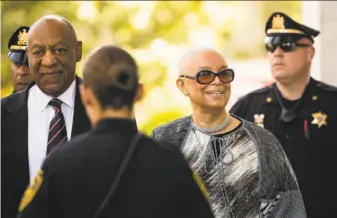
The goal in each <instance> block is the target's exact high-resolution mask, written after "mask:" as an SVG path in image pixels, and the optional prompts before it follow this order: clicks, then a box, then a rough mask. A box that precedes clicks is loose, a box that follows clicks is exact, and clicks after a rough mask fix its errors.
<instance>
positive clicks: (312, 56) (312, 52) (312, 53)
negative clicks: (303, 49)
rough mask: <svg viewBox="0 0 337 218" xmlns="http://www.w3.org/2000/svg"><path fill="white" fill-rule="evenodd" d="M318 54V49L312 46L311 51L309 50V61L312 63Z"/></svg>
mask: <svg viewBox="0 0 337 218" xmlns="http://www.w3.org/2000/svg"><path fill="white" fill-rule="evenodd" d="M315 53H316V49H315V47H313V46H311V47H310V49H309V50H308V61H309V62H312V60H313V59H314V56H315Z"/></svg>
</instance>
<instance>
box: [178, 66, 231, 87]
mask: <svg viewBox="0 0 337 218" xmlns="http://www.w3.org/2000/svg"><path fill="white" fill-rule="evenodd" d="M180 77H184V78H189V79H194V80H196V81H197V82H198V83H199V84H202V85H206V84H210V83H211V82H213V81H214V80H215V78H216V77H218V78H219V80H220V81H221V82H223V83H230V82H232V81H233V80H234V70H233V69H230V68H227V69H225V70H222V71H220V72H218V73H214V72H213V71H210V70H201V71H199V72H198V73H197V74H196V75H195V76H186V75H180Z"/></svg>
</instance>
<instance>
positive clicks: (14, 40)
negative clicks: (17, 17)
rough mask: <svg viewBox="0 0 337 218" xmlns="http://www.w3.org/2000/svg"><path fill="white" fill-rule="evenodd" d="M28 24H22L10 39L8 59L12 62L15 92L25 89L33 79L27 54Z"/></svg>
mask: <svg viewBox="0 0 337 218" xmlns="http://www.w3.org/2000/svg"><path fill="white" fill-rule="evenodd" d="M28 31H29V27H28V26H20V27H19V28H18V29H17V30H15V32H14V33H13V34H12V36H11V38H10V39H9V41H8V50H9V52H8V59H9V60H10V62H11V68H10V70H11V75H12V86H13V92H12V93H15V92H20V91H22V90H24V89H25V88H26V87H27V85H28V84H29V83H30V82H31V81H32V78H31V74H30V72H29V66H28V58H27V55H26V47H27V33H28Z"/></svg>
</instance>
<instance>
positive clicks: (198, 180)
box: [193, 171, 208, 199]
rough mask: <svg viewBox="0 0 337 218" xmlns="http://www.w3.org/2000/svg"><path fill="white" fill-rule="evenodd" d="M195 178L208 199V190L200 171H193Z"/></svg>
mask: <svg viewBox="0 0 337 218" xmlns="http://www.w3.org/2000/svg"><path fill="white" fill-rule="evenodd" d="M193 178H194V181H195V182H196V183H197V185H198V186H199V188H200V190H201V192H202V194H203V195H204V196H205V198H206V199H208V191H207V189H206V186H205V184H204V183H203V181H202V180H201V178H200V176H199V175H198V173H196V172H194V171H193Z"/></svg>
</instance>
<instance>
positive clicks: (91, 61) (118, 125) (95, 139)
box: [18, 46, 214, 218]
mask: <svg viewBox="0 0 337 218" xmlns="http://www.w3.org/2000/svg"><path fill="white" fill-rule="evenodd" d="M138 78H139V76H138V67H137V65H136V63H135V61H134V59H133V58H132V56H131V55H130V54H129V53H127V52H126V51H125V50H123V49H120V48H118V47H115V46H103V47H101V48H99V49H97V50H95V51H94V52H93V53H92V54H91V55H89V58H88V61H86V64H85V66H84V71H83V85H81V87H80V90H81V97H82V102H83V104H84V106H85V108H86V110H87V113H88V115H89V117H90V120H91V123H92V125H93V128H92V130H91V131H89V132H87V133H85V134H82V135H81V136H78V137H75V138H74V139H72V140H71V141H70V142H69V143H67V144H65V146H62V147H60V148H58V149H56V150H55V151H54V152H53V154H52V155H50V156H49V157H48V158H47V159H46V160H45V162H44V163H43V166H42V167H41V170H39V171H38V172H39V173H38V174H37V175H36V177H35V179H34V180H33V181H32V183H31V185H30V187H29V188H28V189H27V191H26V192H25V195H24V196H23V198H22V201H21V204H20V209H19V210H20V214H19V216H18V217H20V218H37V217H43V218H47V217H53V218H74V217H80V218H98V217H118V218H134V217H144V218H145V217H146V218H158V217H160V218H173V217H174V218H213V217H214V216H213V214H212V211H211V209H210V207H209V204H208V202H207V200H206V196H205V195H203V192H202V191H201V190H204V189H203V188H204V186H203V183H202V182H201V180H199V177H198V176H197V175H196V174H193V172H192V170H191V169H190V168H189V166H188V164H187V162H186V161H185V160H184V157H183V155H182V154H181V153H180V152H179V149H178V148H176V147H175V146H173V145H170V144H167V143H166V142H155V141H154V140H153V139H151V138H150V137H146V136H144V135H142V134H140V133H139V132H138V130H137V125H136V122H135V120H134V119H133V108H134V104H135V102H136V101H137V100H140V99H141V97H142V94H143V86H142V85H140V84H139V80H138ZM129 157H131V158H129ZM125 163H126V164H125ZM124 166H125V167H124ZM121 169H123V171H120V170H121ZM120 172H123V173H120ZM116 181H119V182H116ZM198 185H199V186H198ZM204 194H206V193H205V192H204Z"/></svg>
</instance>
